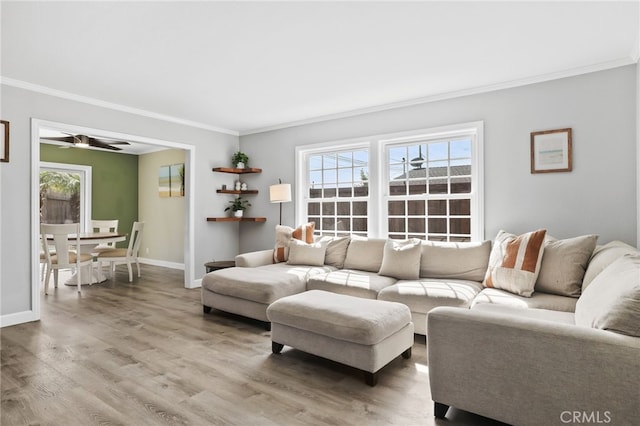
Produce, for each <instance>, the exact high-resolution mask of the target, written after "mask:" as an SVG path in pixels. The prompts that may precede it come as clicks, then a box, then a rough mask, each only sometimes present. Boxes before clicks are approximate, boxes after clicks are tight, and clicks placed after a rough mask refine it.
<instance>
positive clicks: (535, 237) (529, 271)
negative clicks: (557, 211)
mask: <svg viewBox="0 0 640 426" xmlns="http://www.w3.org/2000/svg"><path fill="white" fill-rule="evenodd" d="M546 233H547V230H546V229H539V230H537V231H533V232H527V233H526V234H522V235H513V234H509V233H508V232H505V231H502V230H501V231H499V232H498V235H497V236H496V240H495V242H494V243H493V248H492V249H491V255H490V256H489V268H488V269H487V275H486V276H485V278H484V283H483V284H484V286H485V287H492V288H499V289H502V290H506V291H509V292H511V293H514V294H519V295H520V296H525V297H531V294H532V293H533V288H534V285H535V283H536V279H537V278H538V273H539V271H540V263H541V262H542V251H543V250H544V236H545V235H546Z"/></svg>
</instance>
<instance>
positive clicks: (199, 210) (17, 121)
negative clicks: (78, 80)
mask: <svg viewBox="0 0 640 426" xmlns="http://www.w3.org/2000/svg"><path fill="white" fill-rule="evenodd" d="M1 89H2V102H1V103H2V119H3V120H8V121H10V123H11V152H10V162H9V163H2V164H1V165H0V174H1V178H0V195H1V197H2V215H1V218H0V220H1V224H0V231H1V232H2V238H1V245H2V247H1V249H0V253H1V254H2V258H1V260H0V299H1V301H0V313H1V315H2V316H3V317H4V316H5V315H9V314H14V313H22V312H25V311H30V310H31V309H32V307H31V278H32V277H31V253H32V247H31V239H30V233H31V208H32V206H31V183H30V180H31V155H32V152H31V118H38V119H42V120H49V121H55V122H61V123H67V124H73V125H78V126H86V127H90V128H95V129H104V130H109V131H113V132H121V133H125V134H131V135H139V136H144V137H149V138H155V139H161V140H166V141H173V142H179V143H184V144H188V145H192V146H195V147H196V160H195V165H194V173H195V182H196V184H195V188H194V195H195V214H194V221H195V224H194V225H195V253H193V254H192V255H193V258H194V262H195V278H200V277H201V276H202V275H204V272H205V270H204V266H202V265H204V263H205V262H207V261H209V260H211V259H214V258H215V259H232V258H233V256H234V255H235V254H236V253H237V252H238V238H237V235H238V230H237V229H238V228H237V225H236V224H210V223H207V222H206V221H205V218H206V217H207V216H211V215H213V214H218V212H222V211H223V210H224V207H225V203H226V200H224V199H222V198H221V197H216V194H215V188H216V187H219V185H220V182H221V181H222V180H221V179H220V176H216V175H219V174H217V173H213V172H212V171H211V169H212V168H213V167H217V166H221V165H227V164H228V158H230V157H231V154H232V153H233V152H234V151H236V150H237V149H238V137H237V136H232V135H227V134H221V133H217V132H212V131H208V130H202V129H197V128H193V127H188V126H184V125H179V124H175V123H170V122H165V121H160V120H155V119H151V118H146V117H142V116H138V115H133V114H128V113H124V112H120V111H115V110H110V109H105V108H101V107H96V106H92V105H87V104H84V103H79V102H74V101H70V100H65V99H61V98H56V97H53V96H47V95H42V94H39V93H35V92H31V91H27V90H22V89H17V88H14V87H10V86H5V85H3V86H1ZM34 278H35V279H38V277H34ZM194 291H198V290H194Z"/></svg>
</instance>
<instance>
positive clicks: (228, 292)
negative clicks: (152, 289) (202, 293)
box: [202, 263, 334, 304]
mask: <svg viewBox="0 0 640 426" xmlns="http://www.w3.org/2000/svg"><path fill="white" fill-rule="evenodd" d="M333 269H334V268H332V267H329V266H321V267H317V266H316V267H312V266H290V265H287V264H286V263H277V264H271V265H265V266H259V267H257V268H227V269H220V270H218V271H214V272H210V273H208V274H206V275H205V276H204V277H203V278H202V287H203V288H205V289H207V290H209V291H212V292H214V293H218V294H222V295H225V296H231V297H237V298H240V299H245V300H250V301H253V302H257V303H264V304H269V303H272V302H274V301H276V300H278V299H279V298H281V297H284V296H289V295H291V294H297V293H300V292H302V291H305V290H306V282H307V279H308V277H309V276H312V275H314V274H321V273H327V272H328V271H331V270H333Z"/></svg>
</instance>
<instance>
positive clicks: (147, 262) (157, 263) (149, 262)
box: [138, 257, 184, 271]
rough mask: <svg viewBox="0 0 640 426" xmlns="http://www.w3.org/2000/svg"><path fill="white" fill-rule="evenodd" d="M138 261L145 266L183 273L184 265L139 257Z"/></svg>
mask: <svg viewBox="0 0 640 426" xmlns="http://www.w3.org/2000/svg"><path fill="white" fill-rule="evenodd" d="M138 261H140V263H144V264H145V265H153V266H162V267H163V268H171V269H180V270H182V271H184V263H178V262H169V261H168V260H158V259H149V258H146V257H139V258H138Z"/></svg>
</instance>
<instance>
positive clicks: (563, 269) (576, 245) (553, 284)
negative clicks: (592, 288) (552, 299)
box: [535, 235, 598, 297]
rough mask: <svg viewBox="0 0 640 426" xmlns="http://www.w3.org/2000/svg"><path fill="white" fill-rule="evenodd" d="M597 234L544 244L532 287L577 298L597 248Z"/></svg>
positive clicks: (553, 240) (551, 240)
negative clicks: (536, 276)
mask: <svg viewBox="0 0 640 426" xmlns="http://www.w3.org/2000/svg"><path fill="white" fill-rule="evenodd" d="M597 239H598V236H597V235H584V236H581V237H575V238H568V239H565V240H556V239H555V238H553V237H551V238H550V239H549V240H548V241H546V242H545V244H544V254H543V256H542V264H541V265H540V273H539V274H538V280H537V281H536V285H535V290H536V291H542V292H545V293H551V294H559V295H561V296H571V297H578V296H580V293H582V279H583V278H584V273H585V271H586V269H587V265H588V264H589V259H590V258H591V255H592V254H593V250H594V249H595V248H596V240H597Z"/></svg>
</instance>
